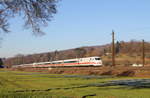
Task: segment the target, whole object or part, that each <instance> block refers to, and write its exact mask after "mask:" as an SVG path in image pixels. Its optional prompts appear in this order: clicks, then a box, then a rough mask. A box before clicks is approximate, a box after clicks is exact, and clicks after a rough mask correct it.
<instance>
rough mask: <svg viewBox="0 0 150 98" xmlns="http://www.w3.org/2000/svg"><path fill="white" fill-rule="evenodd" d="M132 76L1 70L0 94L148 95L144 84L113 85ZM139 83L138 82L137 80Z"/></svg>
mask: <svg viewBox="0 0 150 98" xmlns="http://www.w3.org/2000/svg"><path fill="white" fill-rule="evenodd" d="M127 79H137V78H132V77H111V76H83V75H82V76H80V75H58V74H46V73H33V72H18V71H8V70H0V98H149V97H150V93H149V91H150V89H149V86H150V83H147V84H143V85H147V86H146V88H145V87H144V86H135V85H134V86H133V85H132V86H126V85H110V84H109V81H112V80H127ZM137 85H138V84H137Z"/></svg>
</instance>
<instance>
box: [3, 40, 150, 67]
mask: <svg viewBox="0 0 150 98" xmlns="http://www.w3.org/2000/svg"><path fill="white" fill-rule="evenodd" d="M115 47H116V64H117V65H125V66H129V65H131V64H134V63H138V64H140V63H141V62H142V60H141V58H142V42H140V41H135V40H131V41H130V42H124V41H117V42H116V43H115ZM111 50H112V49H111V44H106V45H101V46H88V47H79V48H74V49H68V50H61V51H57V50H56V51H53V52H45V53H37V54H29V55H23V54H18V55H16V56H14V57H11V58H5V59H3V63H4V65H5V66H8V67H11V66H12V65H19V64H30V63H34V62H47V61H54V60H64V59H72V58H82V57H90V56H100V57H102V60H103V64H104V65H106V66H109V65H111ZM145 59H146V64H147V65H148V64H150V42H145Z"/></svg>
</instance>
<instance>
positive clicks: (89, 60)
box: [16, 56, 102, 67]
mask: <svg viewBox="0 0 150 98" xmlns="http://www.w3.org/2000/svg"><path fill="white" fill-rule="evenodd" d="M19 66H20V67H67V66H68V67H69V66H102V60H101V58H100V57H98V56H95V57H86V58H75V59H67V60H58V61H51V62H38V63H33V64H22V65H19ZM16 67H17V66H16Z"/></svg>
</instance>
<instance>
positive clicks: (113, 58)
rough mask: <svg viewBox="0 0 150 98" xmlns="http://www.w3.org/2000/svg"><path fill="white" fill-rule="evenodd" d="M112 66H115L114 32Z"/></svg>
mask: <svg viewBox="0 0 150 98" xmlns="http://www.w3.org/2000/svg"><path fill="white" fill-rule="evenodd" d="M112 66H115V33H114V31H112Z"/></svg>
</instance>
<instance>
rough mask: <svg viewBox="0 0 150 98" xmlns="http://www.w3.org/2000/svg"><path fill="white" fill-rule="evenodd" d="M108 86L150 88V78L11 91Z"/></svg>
mask: <svg viewBox="0 0 150 98" xmlns="http://www.w3.org/2000/svg"><path fill="white" fill-rule="evenodd" d="M108 86H124V87H130V88H131V89H136V88H150V79H130V80H115V81H109V82H105V83H93V84H87V85H80V86H74V87H66V88H49V89H45V90H17V91H11V92H13V93H17V92H47V91H51V90H69V89H76V88H87V87H108Z"/></svg>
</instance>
